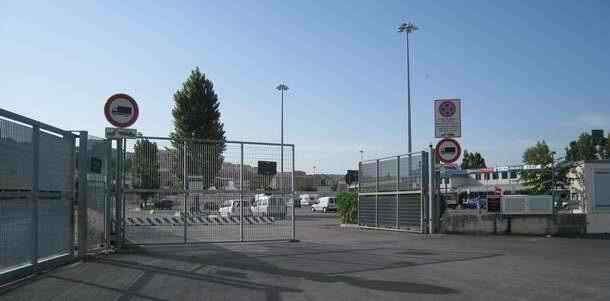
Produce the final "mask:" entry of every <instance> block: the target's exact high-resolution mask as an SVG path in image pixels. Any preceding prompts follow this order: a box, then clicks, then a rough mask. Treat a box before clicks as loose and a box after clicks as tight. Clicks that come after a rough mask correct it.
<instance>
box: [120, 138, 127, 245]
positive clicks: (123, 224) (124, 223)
mask: <svg viewBox="0 0 610 301" xmlns="http://www.w3.org/2000/svg"><path fill="white" fill-rule="evenodd" d="M122 141H123V148H122V149H121V229H122V231H121V244H124V243H125V236H126V232H127V221H126V218H125V216H126V214H127V200H126V199H127V198H126V197H125V193H124V190H123V189H124V187H125V174H126V173H127V170H126V169H125V166H126V165H125V161H126V159H127V158H126V156H127V139H125V138H123V139H122Z"/></svg>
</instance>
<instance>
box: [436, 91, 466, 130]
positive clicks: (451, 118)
mask: <svg viewBox="0 0 610 301" xmlns="http://www.w3.org/2000/svg"><path fill="white" fill-rule="evenodd" d="M434 135H435V137H436V138H451V137H453V138H459V137H462V101H461V100H460V99H435V100H434Z"/></svg>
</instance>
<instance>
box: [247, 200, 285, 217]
mask: <svg viewBox="0 0 610 301" xmlns="http://www.w3.org/2000/svg"><path fill="white" fill-rule="evenodd" d="M250 210H251V211H252V214H253V215H255V216H273V217H278V218H283V217H286V202H285V201H283V200H282V198H280V197H276V196H268V197H265V198H259V199H258V200H256V201H255V202H254V205H253V206H252V207H250Z"/></svg>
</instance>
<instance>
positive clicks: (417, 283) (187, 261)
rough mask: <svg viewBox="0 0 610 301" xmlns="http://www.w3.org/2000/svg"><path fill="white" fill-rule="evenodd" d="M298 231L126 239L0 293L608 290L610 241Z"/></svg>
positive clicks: (329, 294)
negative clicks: (107, 251)
mask: <svg viewBox="0 0 610 301" xmlns="http://www.w3.org/2000/svg"><path fill="white" fill-rule="evenodd" d="M297 237H298V238H299V239H300V242H297V243H289V242H257V243H225V244H197V245H188V246H184V245H176V246H155V247H132V248H128V249H126V250H123V251H121V252H120V253H118V254H113V255H108V256H103V257H98V258H96V259H93V260H91V261H88V262H85V263H76V264H73V265H71V266H66V267H62V268H60V269H57V270H54V271H51V272H48V273H45V274H42V275H39V276H37V277H34V278H32V279H29V280H27V281H24V282H22V283H20V284H18V285H13V286H11V287H8V288H4V289H3V290H2V291H1V293H0V299H2V300H408V299H413V300H437V299H443V300H445V299H446V300H534V299H535V300H608V299H610V281H609V279H610V276H609V275H610V241H609V240H587V239H565V238H544V237H516V236H451V235H433V236H426V235H417V234H407V233H398V232H381V231H360V230H358V229H355V228H342V227H339V226H338V224H337V221H336V218H335V217H334V213H328V214H324V213H311V211H310V209H309V207H304V208H300V209H298V210H297Z"/></svg>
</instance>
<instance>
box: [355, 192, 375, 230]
mask: <svg viewBox="0 0 610 301" xmlns="http://www.w3.org/2000/svg"><path fill="white" fill-rule="evenodd" d="M358 198H359V204H358V223H359V224H360V225H363V226H373V227H374V226H376V225H377V224H376V219H375V215H376V211H375V198H376V196H374V195H367V196H364V195H360V196H358Z"/></svg>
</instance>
